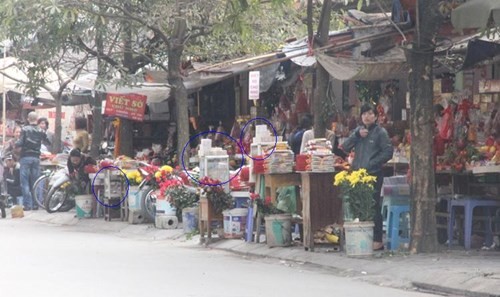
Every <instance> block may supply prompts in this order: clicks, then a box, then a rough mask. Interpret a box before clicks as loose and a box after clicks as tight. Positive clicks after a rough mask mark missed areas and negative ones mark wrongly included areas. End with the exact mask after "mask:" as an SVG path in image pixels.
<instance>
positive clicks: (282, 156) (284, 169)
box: [264, 150, 294, 173]
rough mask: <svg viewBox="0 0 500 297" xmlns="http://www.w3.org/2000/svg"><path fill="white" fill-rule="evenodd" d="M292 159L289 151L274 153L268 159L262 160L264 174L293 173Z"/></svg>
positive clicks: (291, 153)
mask: <svg viewBox="0 0 500 297" xmlns="http://www.w3.org/2000/svg"><path fill="white" fill-rule="evenodd" d="M293 157H294V155H293V152H292V151H290V150H286V151H285V150H280V151H275V152H274V153H273V154H272V155H271V156H270V157H269V158H267V159H266V160H264V168H265V170H266V173H289V172H293Z"/></svg>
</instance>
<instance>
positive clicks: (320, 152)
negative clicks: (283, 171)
mask: <svg viewBox="0 0 500 297" xmlns="http://www.w3.org/2000/svg"><path fill="white" fill-rule="evenodd" d="M336 159H337V157H336V156H335V155H334V154H332V144H331V142H330V141H329V140H327V139H326V138H317V139H313V140H309V141H308V142H307V145H306V150H305V153H304V154H302V155H298V156H297V158H296V163H297V165H296V168H295V169H296V170H297V171H313V172H331V171H335V162H336Z"/></svg>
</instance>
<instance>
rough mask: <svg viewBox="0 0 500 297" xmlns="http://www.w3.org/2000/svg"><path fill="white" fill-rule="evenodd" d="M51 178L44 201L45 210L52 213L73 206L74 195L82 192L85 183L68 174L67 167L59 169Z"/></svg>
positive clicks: (66, 209)
mask: <svg viewBox="0 0 500 297" xmlns="http://www.w3.org/2000/svg"><path fill="white" fill-rule="evenodd" d="M52 178H53V180H54V182H53V183H51V184H52V186H51V187H50V190H49V193H48V194H47V198H46V199H45V201H44V207H45V210H46V211H47V212H48V213H53V212H56V211H68V210H70V209H72V208H73V207H75V196H76V195H78V194H79V193H81V192H83V189H85V188H86V187H87V183H85V182H83V181H81V180H79V179H78V178H75V177H72V176H70V174H69V173H68V169H67V168H64V169H61V170H59V171H58V172H57V173H56V174H54V176H53V177H52Z"/></svg>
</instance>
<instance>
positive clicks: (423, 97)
mask: <svg viewBox="0 0 500 297" xmlns="http://www.w3.org/2000/svg"><path fill="white" fill-rule="evenodd" d="M419 6H420V10H419V13H418V14H419V15H420V16H421V17H420V18H419V20H418V22H417V25H418V26H419V28H418V29H419V32H420V34H419V36H417V40H416V41H415V43H414V44H413V46H412V47H411V48H410V49H409V50H408V51H407V60H408V61H409V65H410V67H411V69H410V75H409V83H410V129H411V161H410V166H411V167H410V168H411V173H412V183H411V191H410V192H411V195H412V199H411V201H412V202H411V226H412V227H411V243H410V252H411V253H421V252H425V253H433V252H436V251H437V250H438V242H437V235H436V234H437V230H436V214H435V207H436V190H435V171H434V158H433V155H434V154H433V138H432V137H429V135H434V117H433V115H434V113H433V73H432V65H433V58H434V45H433V42H432V39H433V38H434V36H435V34H436V33H435V32H437V28H438V25H439V22H440V16H439V15H438V10H437V2H436V1H435V0H421V1H419ZM418 14H417V15H418Z"/></svg>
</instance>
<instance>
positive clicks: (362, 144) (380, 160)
mask: <svg viewBox="0 0 500 297" xmlns="http://www.w3.org/2000/svg"><path fill="white" fill-rule="evenodd" d="M377 118H378V112H377V108H376V107H375V106H374V105H372V104H364V105H363V106H362V107H361V121H362V122H363V125H361V126H359V127H357V128H356V129H355V130H354V132H353V133H352V134H351V136H349V138H347V139H346V141H344V143H343V144H342V148H343V149H344V151H346V152H350V151H351V150H352V149H354V152H355V154H354V160H353V162H352V169H353V170H358V169H360V168H365V169H366V170H367V171H368V173H369V174H370V175H374V176H376V177H377V182H376V185H375V193H374V194H373V199H374V200H375V217H374V218H373V222H374V224H375V227H374V229H373V249H374V250H381V249H383V248H384V245H383V242H382V214H381V208H382V201H381V197H380V190H381V188H382V183H383V181H384V175H383V172H382V166H383V165H384V164H385V163H386V162H387V161H389V160H390V159H391V158H392V154H393V152H394V148H393V147H392V143H391V140H390V138H389V135H388V134H387V131H386V130H385V129H384V128H382V127H380V126H379V125H377Z"/></svg>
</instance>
